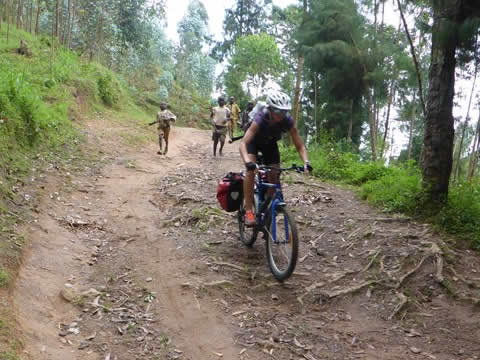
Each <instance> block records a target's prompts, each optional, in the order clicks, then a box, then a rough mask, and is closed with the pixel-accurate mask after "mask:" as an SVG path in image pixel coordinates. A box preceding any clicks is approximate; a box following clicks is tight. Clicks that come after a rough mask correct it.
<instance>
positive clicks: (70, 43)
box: [68, 1, 76, 49]
mask: <svg viewBox="0 0 480 360" xmlns="http://www.w3.org/2000/svg"><path fill="white" fill-rule="evenodd" d="M75 11H76V3H75V2H74V1H73V2H72V21H71V22H70V29H69V30H68V48H69V49H71V48H72V31H73V26H74V24H75Z"/></svg>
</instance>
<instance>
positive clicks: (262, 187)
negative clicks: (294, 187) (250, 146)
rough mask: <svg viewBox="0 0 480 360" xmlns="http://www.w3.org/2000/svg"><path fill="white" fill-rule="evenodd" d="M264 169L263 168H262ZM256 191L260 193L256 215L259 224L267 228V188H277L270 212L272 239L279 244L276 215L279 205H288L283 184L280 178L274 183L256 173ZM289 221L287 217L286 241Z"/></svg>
mask: <svg viewBox="0 0 480 360" xmlns="http://www.w3.org/2000/svg"><path fill="white" fill-rule="evenodd" d="M260 171H262V170H260ZM255 187H256V189H255V192H256V193H258V200H259V201H258V202H259V203H258V207H257V214H256V217H257V224H258V225H257V226H259V227H260V228H262V227H263V228H265V224H264V221H265V218H268V217H266V216H265V215H267V213H268V212H267V211H268V209H263V208H264V207H265V206H266V205H268V204H266V203H265V201H266V200H267V199H266V196H265V194H266V193H267V190H268V189H271V188H274V189H275V195H274V196H273V199H272V201H271V202H270V210H269V211H270V212H271V216H272V218H271V221H272V234H271V235H272V239H273V242H274V243H276V244H278V240H277V222H276V221H275V219H276V217H277V207H280V206H281V207H284V206H286V204H285V201H284V199H283V194H282V186H281V184H280V179H279V181H278V183H277V184H272V183H267V182H264V181H263V179H262V176H260V175H259V174H257V175H256V177H255ZM262 215H263V216H262ZM288 231H289V229H288V222H287V220H286V219H285V232H286V233H287V236H286V240H285V241H284V242H285V243H286V242H287V241H288Z"/></svg>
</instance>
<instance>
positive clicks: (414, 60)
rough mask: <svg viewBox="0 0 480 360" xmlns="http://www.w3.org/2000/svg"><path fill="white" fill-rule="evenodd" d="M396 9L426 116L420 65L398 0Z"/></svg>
mask: <svg viewBox="0 0 480 360" xmlns="http://www.w3.org/2000/svg"><path fill="white" fill-rule="evenodd" d="M397 4H398V10H400V16H401V18H402V22H403V27H404V28H405V33H406V34H407V38H408V42H409V43H410V52H411V54H412V58H413V63H414V64H415V71H416V73H417V80H418V90H419V93H420V102H421V103H422V109H423V116H425V117H426V116H427V109H426V107H425V101H424V100H423V86H422V78H421V77H420V67H419V65H418V61H417V55H415V46H414V45H413V41H412V37H411V36H410V32H409V31H408V26H407V22H406V20H405V16H404V15H403V10H402V5H401V4H400V0H397Z"/></svg>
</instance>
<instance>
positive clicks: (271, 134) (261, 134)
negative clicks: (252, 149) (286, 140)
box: [254, 109, 293, 144]
mask: <svg viewBox="0 0 480 360" xmlns="http://www.w3.org/2000/svg"><path fill="white" fill-rule="evenodd" d="M254 121H255V122H256V123H257V125H258V128H259V129H258V132H257V134H256V135H255V139H254V142H255V143H257V144H269V143H274V142H277V141H278V140H280V139H281V138H282V134H283V133H286V132H288V131H289V130H290V129H291V128H292V127H293V119H292V117H291V116H290V115H285V116H284V117H283V119H282V120H281V121H280V122H277V123H273V122H271V121H270V112H269V111H268V110H267V109H264V110H263V111H259V112H258V113H257V114H256V115H255V120H254Z"/></svg>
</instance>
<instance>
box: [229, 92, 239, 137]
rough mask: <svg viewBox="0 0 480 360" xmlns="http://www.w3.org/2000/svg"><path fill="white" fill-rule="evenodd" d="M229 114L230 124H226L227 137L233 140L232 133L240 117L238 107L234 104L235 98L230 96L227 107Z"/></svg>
mask: <svg viewBox="0 0 480 360" xmlns="http://www.w3.org/2000/svg"><path fill="white" fill-rule="evenodd" d="M227 107H228V108H229V109H230V112H231V118H230V122H229V124H228V135H229V136H230V139H233V131H234V130H235V128H236V126H237V122H238V118H239V116H240V107H239V106H238V105H237V104H236V103H235V98H234V97H233V96H230V103H229V104H228V105H227Z"/></svg>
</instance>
